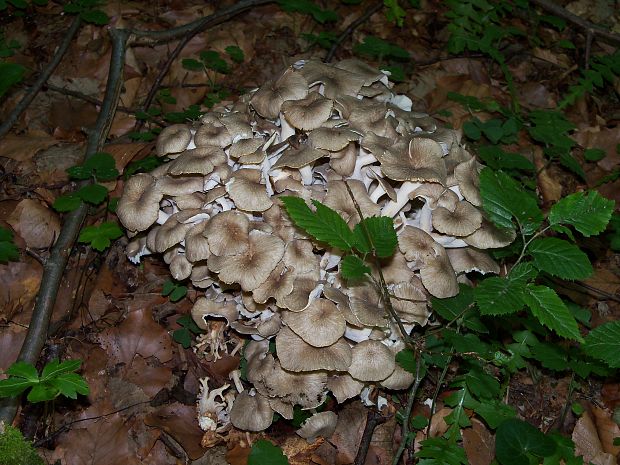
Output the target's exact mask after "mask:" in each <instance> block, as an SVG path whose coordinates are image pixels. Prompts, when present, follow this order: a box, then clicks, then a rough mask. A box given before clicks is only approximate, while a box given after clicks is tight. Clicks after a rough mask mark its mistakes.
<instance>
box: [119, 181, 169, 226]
mask: <svg viewBox="0 0 620 465" xmlns="http://www.w3.org/2000/svg"><path fill="white" fill-rule="evenodd" d="M162 198H163V194H162V192H161V191H160V190H159V189H158V187H157V183H156V180H155V178H154V177H153V176H151V175H150V174H147V173H139V174H136V175H135V176H132V177H131V178H129V179H128V180H127V182H126V183H125V188H124V189H123V195H122V196H121V198H120V200H119V201H118V206H117V208H116V215H117V216H118V219H119V220H120V221H121V223H123V226H125V227H126V228H127V229H129V230H130V231H144V230H146V229H147V228H148V227H149V226H151V225H152V224H153V223H155V222H156V221H157V217H158V215H159V202H160V200H161V199H162Z"/></svg>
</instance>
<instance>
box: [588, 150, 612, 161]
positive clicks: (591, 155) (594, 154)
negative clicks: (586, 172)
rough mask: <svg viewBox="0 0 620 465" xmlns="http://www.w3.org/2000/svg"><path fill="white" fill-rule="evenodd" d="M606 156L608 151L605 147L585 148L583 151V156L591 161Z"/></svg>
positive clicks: (599, 159)
mask: <svg viewBox="0 0 620 465" xmlns="http://www.w3.org/2000/svg"><path fill="white" fill-rule="evenodd" d="M606 156H607V152H605V150H603V149H585V150H584V152H583V158H585V159H586V161H590V162H596V161H601V160H602V159H603V158H605V157H606Z"/></svg>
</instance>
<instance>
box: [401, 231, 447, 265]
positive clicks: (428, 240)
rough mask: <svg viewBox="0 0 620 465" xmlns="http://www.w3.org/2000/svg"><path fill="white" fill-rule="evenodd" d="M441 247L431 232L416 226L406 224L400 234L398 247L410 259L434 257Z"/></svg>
mask: <svg viewBox="0 0 620 465" xmlns="http://www.w3.org/2000/svg"><path fill="white" fill-rule="evenodd" d="M440 247H441V245H440V244H438V243H437V242H435V239H433V238H432V237H431V236H430V234H428V233H427V232H426V231H423V230H421V229H420V228H416V227H415V226H405V227H404V228H403V229H402V232H401V233H400V234H399V236H398V248H399V249H400V251H401V252H402V253H404V254H405V258H406V259H407V260H408V261H416V260H426V258H428V257H434V256H436V255H437V253H438V250H439V248H440Z"/></svg>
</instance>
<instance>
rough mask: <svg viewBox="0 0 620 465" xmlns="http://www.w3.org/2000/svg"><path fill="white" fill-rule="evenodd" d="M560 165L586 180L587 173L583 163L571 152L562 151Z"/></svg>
mask: <svg viewBox="0 0 620 465" xmlns="http://www.w3.org/2000/svg"><path fill="white" fill-rule="evenodd" d="M560 165H562V166H563V167H565V168H568V169H569V170H570V171H572V172H573V173H575V174H576V175H577V176H579V177H580V178H581V179H583V180H584V181H585V180H586V173H585V171H584V170H583V168H582V167H581V164H580V163H579V161H577V159H576V158H575V157H574V156H573V155H572V154H571V153H570V152H561V153H560Z"/></svg>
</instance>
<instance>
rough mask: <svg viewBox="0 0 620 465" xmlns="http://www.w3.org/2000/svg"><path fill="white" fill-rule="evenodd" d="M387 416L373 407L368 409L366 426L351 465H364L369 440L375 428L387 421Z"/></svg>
mask: <svg viewBox="0 0 620 465" xmlns="http://www.w3.org/2000/svg"><path fill="white" fill-rule="evenodd" d="M387 419H388V418H387V417H384V416H383V415H381V414H380V413H379V412H377V411H376V410H375V409H369V410H368V414H367V415H366V426H365V427H364V433H363V434H362V440H361V441H360V445H359V448H358V449H357V454H356V455H355V460H354V461H353V465H364V462H366V456H367V455H368V449H369V448H370V442H371V441H372V435H373V433H374V432H375V428H376V427H377V426H379V425H380V424H382V423H385V422H386V421H387Z"/></svg>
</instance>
